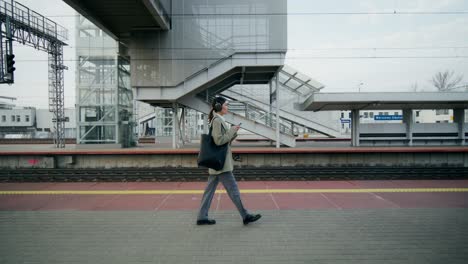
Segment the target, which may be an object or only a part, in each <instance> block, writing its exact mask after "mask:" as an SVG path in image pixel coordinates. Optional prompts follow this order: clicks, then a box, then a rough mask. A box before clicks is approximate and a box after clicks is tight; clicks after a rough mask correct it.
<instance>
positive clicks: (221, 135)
mask: <svg viewBox="0 0 468 264" xmlns="http://www.w3.org/2000/svg"><path fill="white" fill-rule="evenodd" d="M211 106H212V108H211V111H210V114H209V116H208V119H209V121H210V124H211V129H212V131H211V135H212V137H213V141H214V142H215V144H216V145H218V146H220V145H223V144H226V143H228V149H227V153H226V161H225V162H224V167H223V168H222V169H221V170H219V171H217V170H213V169H208V173H209V177H208V183H207V185H206V188H205V193H204V194H203V198H202V200H201V205H200V210H199V212H198V217H197V225H214V224H216V221H215V220H214V219H209V218H208V210H209V209H210V205H211V200H212V199H213V196H214V193H215V191H216V187H217V186H218V182H219V181H221V182H222V183H223V185H224V188H225V189H226V192H227V193H228V195H229V198H231V200H232V202H233V203H234V204H235V205H236V207H237V210H239V213H240V215H241V217H242V219H243V222H244V225H246V224H248V223H251V222H255V221H257V220H258V219H260V217H262V216H261V215H260V214H250V213H248V212H247V210H246V209H245V208H244V206H243V205H242V201H241V197H240V192H239V188H238V187H237V182H236V179H235V178H234V175H233V174H232V170H233V164H234V161H233V159H232V153H231V142H232V141H233V140H234V139H235V138H236V137H237V131H238V130H239V128H240V125H237V126H232V127H231V128H229V126H228V125H227V124H226V122H225V121H224V118H223V116H224V115H225V114H227V113H228V102H227V101H226V99H224V98H223V97H216V98H215V99H214V100H213V102H212V104H211Z"/></svg>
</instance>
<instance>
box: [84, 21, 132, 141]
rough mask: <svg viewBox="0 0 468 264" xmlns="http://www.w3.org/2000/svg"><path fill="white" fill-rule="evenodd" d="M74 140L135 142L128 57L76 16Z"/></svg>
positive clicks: (106, 37)
mask: <svg viewBox="0 0 468 264" xmlns="http://www.w3.org/2000/svg"><path fill="white" fill-rule="evenodd" d="M77 29H78V30H77V31H78V32H77V36H76V38H77V40H76V44H77V45H76V46H77V48H76V50H77V76H76V88H77V93H76V94H77V100H76V102H77V104H76V108H77V109H76V112H77V132H78V133H77V144H112V143H113V144H120V145H122V146H123V147H128V146H133V145H135V141H136V139H135V136H134V132H133V130H134V126H135V122H134V116H133V92H132V89H131V87H130V60H129V59H128V58H126V57H124V56H120V55H118V44H117V42H116V41H114V40H113V39H111V38H110V37H108V36H106V35H105V33H104V32H103V31H102V30H100V29H99V28H97V27H96V26H94V25H93V24H91V23H90V22H89V21H87V20H86V19H84V18H83V17H81V16H79V17H78V19H77Z"/></svg>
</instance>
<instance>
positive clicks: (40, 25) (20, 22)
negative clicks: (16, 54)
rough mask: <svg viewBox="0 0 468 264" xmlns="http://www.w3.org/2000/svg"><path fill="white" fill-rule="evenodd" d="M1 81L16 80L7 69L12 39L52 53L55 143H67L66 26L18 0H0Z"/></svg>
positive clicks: (50, 61) (58, 145) (50, 103)
mask: <svg viewBox="0 0 468 264" xmlns="http://www.w3.org/2000/svg"><path fill="white" fill-rule="evenodd" d="M0 29H1V35H0V41H1V48H0V61H1V63H0V65H1V67H0V70H1V71H0V72H1V73H0V83H13V82H14V78H13V74H6V73H5V67H4V66H5V61H4V58H5V56H6V55H7V54H13V48H12V42H13V41H17V42H19V43H21V44H23V45H28V46H31V47H34V48H35V49H37V50H41V51H45V52H47V53H48V54H49V63H48V65H49V111H51V112H53V115H54V118H53V122H54V128H55V131H54V145H55V146H56V147H57V148H64V147H65V122H66V121H67V120H66V119H65V108H64V70H66V69H67V67H66V66H64V64H63V46H65V45H66V43H65V42H64V41H65V40H67V30H66V29H65V28H63V27H61V26H59V25H57V23H55V22H53V21H52V20H50V19H48V18H46V17H44V16H42V15H40V14H38V13H36V12H34V11H33V10H30V9H29V8H27V7H26V6H24V5H22V4H20V3H18V2H15V1H6V0H0Z"/></svg>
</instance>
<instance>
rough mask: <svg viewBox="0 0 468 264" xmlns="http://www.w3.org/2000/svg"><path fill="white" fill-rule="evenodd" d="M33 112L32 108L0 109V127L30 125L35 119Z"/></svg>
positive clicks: (32, 124) (34, 111)
mask: <svg viewBox="0 0 468 264" xmlns="http://www.w3.org/2000/svg"><path fill="white" fill-rule="evenodd" d="M35 113H36V110H35V109H34V108H32V109H0V127H32V126H34V121H35V119H36V118H35ZM27 117H29V118H27ZM28 119H29V121H28Z"/></svg>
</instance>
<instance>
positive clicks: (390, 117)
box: [374, 115, 403, 121]
mask: <svg viewBox="0 0 468 264" xmlns="http://www.w3.org/2000/svg"><path fill="white" fill-rule="evenodd" d="M374 120H376V121H383V120H384V121H387V120H403V116H402V115H375V116H374Z"/></svg>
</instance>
